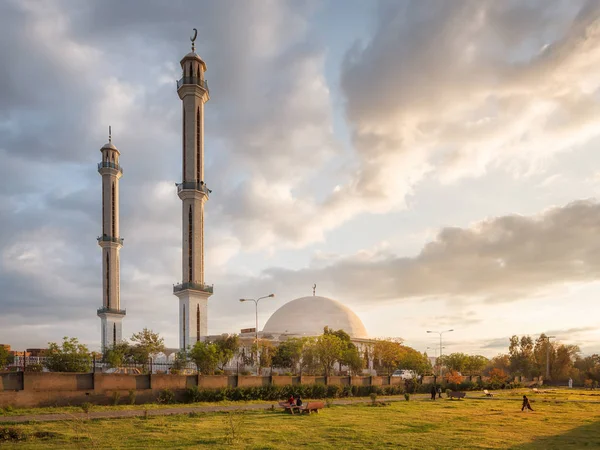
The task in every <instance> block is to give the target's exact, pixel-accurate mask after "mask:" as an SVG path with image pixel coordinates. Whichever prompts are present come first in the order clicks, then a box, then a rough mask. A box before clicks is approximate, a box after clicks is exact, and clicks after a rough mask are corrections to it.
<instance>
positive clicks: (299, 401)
mask: <svg viewBox="0 0 600 450" xmlns="http://www.w3.org/2000/svg"><path fill="white" fill-rule="evenodd" d="M296 406H302V399H301V398H300V396H298V397H296Z"/></svg>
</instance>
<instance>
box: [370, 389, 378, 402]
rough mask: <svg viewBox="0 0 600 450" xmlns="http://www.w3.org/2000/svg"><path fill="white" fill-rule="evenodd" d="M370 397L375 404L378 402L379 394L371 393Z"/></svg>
mask: <svg viewBox="0 0 600 450" xmlns="http://www.w3.org/2000/svg"><path fill="white" fill-rule="evenodd" d="M369 397H370V398H371V403H372V404H375V402H376V401H377V394H376V393H375V392H371V393H370V394H369Z"/></svg>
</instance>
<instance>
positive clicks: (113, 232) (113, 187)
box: [112, 182, 117, 237]
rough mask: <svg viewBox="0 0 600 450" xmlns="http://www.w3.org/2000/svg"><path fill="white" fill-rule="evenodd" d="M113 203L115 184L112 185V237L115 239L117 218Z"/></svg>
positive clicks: (114, 203)
mask: <svg viewBox="0 0 600 450" xmlns="http://www.w3.org/2000/svg"><path fill="white" fill-rule="evenodd" d="M115 205H116V202H115V183H114V182H113V184H112V236H113V237H117V221H116V220H115V219H116V217H117V212H116V206H115Z"/></svg>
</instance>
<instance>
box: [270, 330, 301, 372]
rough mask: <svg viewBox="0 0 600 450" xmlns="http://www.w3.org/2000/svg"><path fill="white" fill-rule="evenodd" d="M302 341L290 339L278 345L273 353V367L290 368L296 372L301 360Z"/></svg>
mask: <svg viewBox="0 0 600 450" xmlns="http://www.w3.org/2000/svg"><path fill="white" fill-rule="evenodd" d="M303 346H304V342H303V340H302V339H298V338H290V339H287V340H285V341H283V342H282V343H280V344H279V345H278V346H277V348H276V349H275V350H274V353H273V366H274V367H279V368H282V369H287V368H290V369H292V372H294V373H295V372H296V370H297V369H298V365H299V364H300V359H301V358H302V347H303Z"/></svg>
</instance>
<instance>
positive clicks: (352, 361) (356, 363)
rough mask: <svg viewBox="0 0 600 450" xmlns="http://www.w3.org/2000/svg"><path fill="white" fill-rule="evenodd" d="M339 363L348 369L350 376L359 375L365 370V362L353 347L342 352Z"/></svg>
mask: <svg viewBox="0 0 600 450" xmlns="http://www.w3.org/2000/svg"><path fill="white" fill-rule="evenodd" d="M340 361H342V363H343V364H344V365H345V366H346V367H348V370H349V371H350V373H351V374H352V375H360V374H361V373H362V370H363V369H364V368H365V360H364V359H363V357H362V356H360V353H359V352H358V349H357V348H356V346H354V345H353V346H352V347H350V348H346V349H345V350H342V356H341V357H340Z"/></svg>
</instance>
